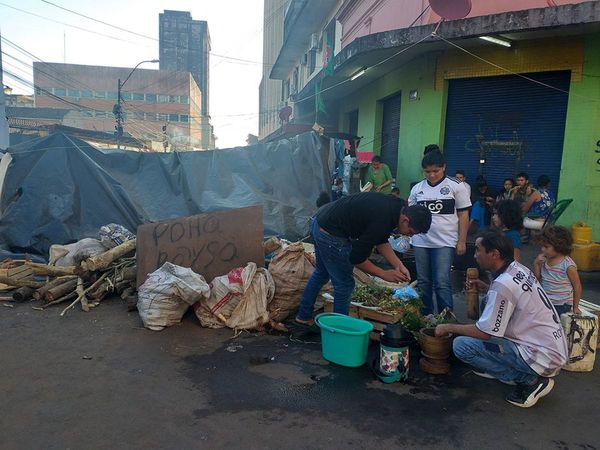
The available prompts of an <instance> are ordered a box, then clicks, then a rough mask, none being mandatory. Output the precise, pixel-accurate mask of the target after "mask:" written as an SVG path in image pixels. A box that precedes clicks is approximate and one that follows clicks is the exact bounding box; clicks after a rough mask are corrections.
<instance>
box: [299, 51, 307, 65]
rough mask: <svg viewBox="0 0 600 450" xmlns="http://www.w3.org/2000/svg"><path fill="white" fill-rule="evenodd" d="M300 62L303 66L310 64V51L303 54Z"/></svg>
mask: <svg viewBox="0 0 600 450" xmlns="http://www.w3.org/2000/svg"><path fill="white" fill-rule="evenodd" d="M300 64H302V65H303V66H305V65H307V64H308V53H305V54H304V55H302V59H301V60H300Z"/></svg>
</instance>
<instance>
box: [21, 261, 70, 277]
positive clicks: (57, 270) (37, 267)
mask: <svg viewBox="0 0 600 450" xmlns="http://www.w3.org/2000/svg"><path fill="white" fill-rule="evenodd" d="M25 266H27V267H30V268H31V269H32V270H33V273H35V274H36V275H47V276H51V277H60V276H64V275H75V266H66V267H58V266H49V265H47V264H39V263H34V262H26V263H25Z"/></svg>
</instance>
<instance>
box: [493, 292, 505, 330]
mask: <svg viewBox="0 0 600 450" xmlns="http://www.w3.org/2000/svg"><path fill="white" fill-rule="evenodd" d="M505 306H506V300H504V299H502V300H501V301H500V306H499V307H498V315H497V316H496V323H494V328H492V331H493V332H494V333H497V332H498V331H500V325H502V316H503V315H504V307H505Z"/></svg>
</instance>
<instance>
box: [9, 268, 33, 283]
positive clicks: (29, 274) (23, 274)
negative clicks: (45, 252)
mask: <svg viewBox="0 0 600 450" xmlns="http://www.w3.org/2000/svg"><path fill="white" fill-rule="evenodd" d="M6 276H7V277H9V278H11V279H13V280H30V279H31V278H33V269H32V268H31V267H29V266H26V265H24V264H23V265H21V266H17V267H13V268H12V269H8V270H7V271H6Z"/></svg>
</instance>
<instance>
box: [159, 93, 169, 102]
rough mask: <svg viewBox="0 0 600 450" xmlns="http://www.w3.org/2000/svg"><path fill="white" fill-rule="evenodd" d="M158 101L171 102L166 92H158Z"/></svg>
mask: <svg viewBox="0 0 600 450" xmlns="http://www.w3.org/2000/svg"><path fill="white" fill-rule="evenodd" d="M157 97H158V103H169V96H168V95H165V94H158V96H157Z"/></svg>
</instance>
